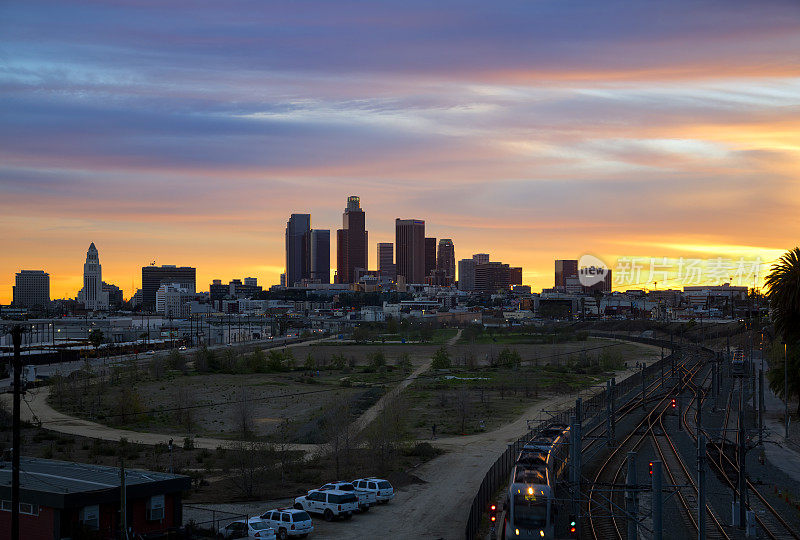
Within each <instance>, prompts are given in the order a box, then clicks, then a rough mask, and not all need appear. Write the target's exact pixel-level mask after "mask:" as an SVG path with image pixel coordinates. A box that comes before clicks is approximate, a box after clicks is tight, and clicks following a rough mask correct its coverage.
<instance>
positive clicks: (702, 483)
mask: <svg viewBox="0 0 800 540" xmlns="http://www.w3.org/2000/svg"><path fill="white" fill-rule="evenodd" d="M697 538H698V540H705V539H706V436H705V435H703V434H699V435H698V436H697Z"/></svg>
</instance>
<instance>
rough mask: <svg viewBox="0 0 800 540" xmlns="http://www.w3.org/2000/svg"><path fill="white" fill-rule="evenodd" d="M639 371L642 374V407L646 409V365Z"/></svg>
mask: <svg viewBox="0 0 800 540" xmlns="http://www.w3.org/2000/svg"><path fill="white" fill-rule="evenodd" d="M639 373H640V374H641V376H642V408H643V409H646V408H647V407H646V406H645V401H644V386H645V385H644V365H642V369H641V371H640V372H639Z"/></svg>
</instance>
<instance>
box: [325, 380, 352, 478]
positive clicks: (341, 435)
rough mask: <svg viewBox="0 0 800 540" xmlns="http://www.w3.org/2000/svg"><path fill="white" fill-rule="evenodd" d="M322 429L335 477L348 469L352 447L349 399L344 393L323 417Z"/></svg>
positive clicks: (338, 476)
mask: <svg viewBox="0 0 800 540" xmlns="http://www.w3.org/2000/svg"><path fill="white" fill-rule="evenodd" d="M323 431H324V433H325V438H326V440H327V441H328V442H327V444H326V447H327V450H328V454H329V455H330V456H331V458H332V459H333V464H334V468H335V472H336V477H337V478H340V477H341V476H342V470H343V469H348V468H349V465H350V458H351V453H352V447H353V427H352V425H351V418H350V401H349V399H348V397H347V396H346V395H340V396H337V397H336V398H335V401H334V402H333V403H332V404H331V406H330V408H329V410H328V414H326V415H325V417H324V418H323Z"/></svg>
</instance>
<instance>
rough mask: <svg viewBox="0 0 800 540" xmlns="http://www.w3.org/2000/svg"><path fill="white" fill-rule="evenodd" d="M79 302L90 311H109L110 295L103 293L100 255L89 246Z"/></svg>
mask: <svg viewBox="0 0 800 540" xmlns="http://www.w3.org/2000/svg"><path fill="white" fill-rule="evenodd" d="M78 302H81V303H83V305H84V307H85V308H86V309H88V310H93V311H94V310H107V309H108V293H107V292H104V291H103V269H102V267H101V266H100V254H99V253H98V252H97V248H96V247H95V246H94V242H92V243H91V244H90V245H89V249H88V250H87V251H86V262H85V263H84V264H83V288H82V289H81V290H80V292H79V293H78Z"/></svg>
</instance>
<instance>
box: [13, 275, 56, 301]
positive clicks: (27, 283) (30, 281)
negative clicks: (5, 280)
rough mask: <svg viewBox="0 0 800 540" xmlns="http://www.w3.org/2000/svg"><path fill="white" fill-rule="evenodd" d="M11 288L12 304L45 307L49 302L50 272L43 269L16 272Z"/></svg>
mask: <svg viewBox="0 0 800 540" xmlns="http://www.w3.org/2000/svg"><path fill="white" fill-rule="evenodd" d="M14 283H15V285H14V286H13V287H12V288H11V290H12V296H13V300H12V305H13V306H14V307H20V308H34V307H38V308H45V307H47V305H48V304H49V303H50V274H48V273H47V272H45V271H44V270H22V271H20V272H17V274H16V279H15V281H14Z"/></svg>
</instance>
